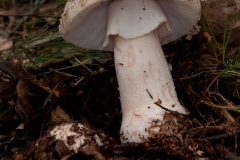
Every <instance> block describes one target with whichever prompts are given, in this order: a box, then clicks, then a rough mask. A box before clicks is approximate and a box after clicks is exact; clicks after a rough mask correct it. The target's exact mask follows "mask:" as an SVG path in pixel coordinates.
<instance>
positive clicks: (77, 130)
mask: <svg viewBox="0 0 240 160" xmlns="http://www.w3.org/2000/svg"><path fill="white" fill-rule="evenodd" d="M50 135H51V136H55V139H56V140H62V141H63V142H64V144H65V145H66V146H67V147H68V148H69V150H72V151H74V152H75V153H77V152H78V151H79V149H81V148H86V147H89V146H91V145H92V144H96V145H98V146H103V143H102V139H101V138H100V137H99V136H98V134H97V132H95V131H94V130H93V129H91V128H89V127H86V126H84V125H82V124H81V123H77V122H72V123H62V124H61V125H56V126H55V127H54V128H53V129H52V130H51V131H50Z"/></svg>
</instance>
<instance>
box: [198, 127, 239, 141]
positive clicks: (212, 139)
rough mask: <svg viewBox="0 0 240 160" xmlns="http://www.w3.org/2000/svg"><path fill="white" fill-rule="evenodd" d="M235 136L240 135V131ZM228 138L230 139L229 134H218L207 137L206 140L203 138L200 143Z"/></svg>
mask: <svg viewBox="0 0 240 160" xmlns="http://www.w3.org/2000/svg"><path fill="white" fill-rule="evenodd" d="M235 134H240V129H238V130H236V132H235ZM228 137H230V135H229V134H227V133H222V134H218V135H214V136H210V137H206V138H201V139H200V141H202V142H207V141H216V140H220V139H225V138H228Z"/></svg>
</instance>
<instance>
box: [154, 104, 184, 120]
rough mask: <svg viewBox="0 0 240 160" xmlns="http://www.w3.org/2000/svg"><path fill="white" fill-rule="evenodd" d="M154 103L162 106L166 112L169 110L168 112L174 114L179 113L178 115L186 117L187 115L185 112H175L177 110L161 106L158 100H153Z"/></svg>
mask: <svg viewBox="0 0 240 160" xmlns="http://www.w3.org/2000/svg"><path fill="white" fill-rule="evenodd" d="M154 104H156V105H157V106H159V107H160V108H162V109H163V110H165V111H168V112H170V113H172V114H174V115H180V116H184V117H187V115H185V114H182V113H180V112H177V111H172V110H170V109H168V108H165V107H163V106H162V105H161V104H160V103H159V102H158V101H157V102H154Z"/></svg>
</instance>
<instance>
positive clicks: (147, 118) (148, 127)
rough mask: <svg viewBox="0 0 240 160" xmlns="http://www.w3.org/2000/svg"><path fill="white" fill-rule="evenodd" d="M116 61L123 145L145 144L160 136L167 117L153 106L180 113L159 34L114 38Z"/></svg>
mask: <svg viewBox="0 0 240 160" xmlns="http://www.w3.org/2000/svg"><path fill="white" fill-rule="evenodd" d="M114 59H115V67H116V73H117V79H118V85H119V91H120V100H121V106H122V116H123V117H122V126H121V133H120V134H121V141H122V142H123V143H124V142H137V143H140V142H143V140H144V139H145V138H149V137H151V135H150V133H152V132H158V131H159V130H160V127H161V124H162V122H163V120H164V119H163V117H164V115H165V113H166V111H165V110H163V109H161V108H160V107H158V106H157V105H155V104H154V102H156V101H158V100H160V101H161V105H162V106H164V107H166V108H168V109H170V110H174V111H177V112H180V113H183V114H185V113H186V111H185V109H184V108H183V107H182V105H181V104H180V103H179V101H178V98H177V94H176V91H175V86H174V83H173V80H172V76H171V73H170V69H169V66H168V63H167V61H166V59H165V56H164V53H163V51H162V48H161V44H160V41H159V38H158V35H157V32H156V31H152V32H150V33H148V34H146V35H143V36H141V37H137V38H133V39H124V38H122V37H120V36H116V37H115V38H114Z"/></svg>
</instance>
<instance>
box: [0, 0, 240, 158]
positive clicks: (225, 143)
mask: <svg viewBox="0 0 240 160" xmlns="http://www.w3.org/2000/svg"><path fill="white" fill-rule="evenodd" d="M14 2H15V1H14ZM11 3H13V2H10V1H5V0H2V4H0V6H1V7H2V9H1V7H0V14H1V16H0V21H2V22H3V23H2V24H3V25H1V26H0V34H1V37H2V39H3V40H4V41H0V43H1V44H2V45H1V47H2V48H1V47H0V49H1V51H0V157H1V159H2V160H8V159H14V160H15V159H16V160H22V159H49V160H51V159H69V160H74V159H86V160H88V159H89V160H90V159H99V160H102V159H109V160H128V159H184V160H188V159H197V160H208V159H209V160H210V159H211V160H212V159H226V160H236V159H240V147H239V145H240V140H239V138H240V136H239V135H240V124H239V118H240V113H239V110H238V109H239V108H238V107H239V106H238V105H239V104H240V98H239V91H240V85H239V81H240V78H239V75H240V74H239V65H237V64H238V63H239V47H240V45H239V38H236V37H239V36H237V35H239V26H238V19H237V20H236V21H237V22H236V23H234V27H233V28H234V29H231V27H232V25H231V24H229V25H226V26H228V27H230V28H229V29H227V31H226V33H227V34H229V33H231V34H232V35H234V36H231V38H230V40H229V42H228V46H227V48H226V51H225V52H224V53H223V52H222V50H219V48H217V47H216V45H211V44H214V43H212V42H213V41H214V39H216V41H217V43H218V44H221V45H222V43H221V42H222V40H223V34H222V33H223V32H224V31H225V30H221V29H222V28H219V26H218V27H217V26H214V25H216V23H211V22H212V21H215V20H216V21H217V24H222V25H224V24H225V23H226V22H227V21H225V18H222V21H221V20H220V18H219V17H218V16H216V18H215V17H214V15H215V14H216V13H217V11H218V12H220V11H219V10H224V9H226V7H227V8H228V9H231V10H235V12H233V11H232V12H229V13H226V14H227V15H225V17H226V18H228V17H233V18H232V19H230V20H229V21H228V22H229V23H230V21H231V22H232V21H234V17H235V16H236V15H237V12H236V10H239V8H240V7H239V4H240V3H239V1H238V0H235V1H228V3H226V1H220V0H218V3H219V4H221V5H219V6H218V5H215V6H216V7H215V6H214V4H215V3H216V1H214V0H212V1H210V0H208V1H205V2H203V3H202V6H203V11H204V13H205V14H206V17H207V18H208V17H211V21H209V22H210V23H209V24H210V26H212V25H213V26H212V27H211V28H212V29H213V30H212V31H213V33H214V35H216V37H213V35H212V34H211V32H212V31H210V30H209V28H204V25H205V23H204V22H203V21H200V22H199V24H198V25H197V26H196V27H195V28H196V30H197V34H195V35H192V36H190V37H191V38H190V39H188V40H187V39H186V37H183V38H181V39H179V40H177V41H175V42H173V43H170V44H168V45H165V46H163V50H164V52H165V53H166V57H167V60H168V62H169V63H170V64H171V65H172V68H173V70H172V72H171V73H172V76H173V79H174V83H175V86H176V91H177V94H178V98H179V100H180V102H181V103H182V105H183V106H184V107H186V108H187V110H188V112H189V114H188V115H186V116H183V117H182V118H181V120H179V121H180V127H178V128H175V133H174V134H170V135H169V134H163V135H162V136H161V137H159V138H158V139H157V140H156V139H155V140H152V141H151V140H150V141H149V142H146V143H142V144H136V143H126V144H121V142H120V140H119V134H120V133H119V130H120V126H121V106H120V101H119V92H118V89H117V88H118V84H117V79H116V73H115V68H114V61H113V53H108V52H105V53H103V54H102V55H98V56H90V57H88V58H84V59H83V60H82V62H81V63H79V64H73V63H72V61H73V60H74V59H75V58H79V59H81V58H83V55H82V54H79V55H76V56H73V55H70V56H59V57H58V58H55V59H53V60H47V61H45V62H43V63H41V64H40V65H39V66H38V67H36V66H34V65H25V62H24V61H23V60H22V59H30V61H31V57H32V56H33V55H34V54H37V52H39V51H40V50H46V47H43V46H38V47H35V48H33V49H26V48H23V47H22V45H19V44H21V42H19V37H21V38H22V37H24V36H23V33H24V32H25V31H26V30H25V29H26V28H27V27H29V23H31V22H33V21H34V22H35V20H36V17H37V16H36V15H39V14H41V13H43V12H44V11H45V10H44V8H48V7H49V6H56V4H58V6H57V7H56V8H55V10H53V11H52V12H54V15H56V16H60V13H61V11H62V9H63V7H64V3H60V4H59V2H58V3H56V2H55V1H49V2H44V3H43V4H40V5H39V6H38V7H37V8H36V10H35V11H34V12H32V13H31V14H32V15H31V16H27V17H28V18H26V19H24V17H26V16H23V14H24V12H23V11H24V10H26V8H27V9H29V8H30V7H32V6H34V5H33V4H30V3H28V2H26V1H24V0H22V1H21V3H20V2H15V3H14V5H15V6H14V5H10V4H11ZM204 7H205V8H204ZM221 7H222V8H221ZM59 8H61V9H60V10H59ZM236 8H237V9H236ZM41 9H42V10H41ZM210 10H211V12H210ZM216 10H217V11H216ZM214 11H216V12H214ZM230 13H231V16H230ZM13 15H14V16H13ZM13 17H14V18H13ZM222 17H224V16H222ZM214 18H215V19H214ZM46 20H47V19H46V17H45V19H43V22H42V23H37V24H35V25H34V28H33V29H32V30H31V31H32V32H34V33H35V34H36V35H37V33H40V32H43V30H42V28H41V27H42V25H43V23H45V21H46ZM22 21H23V22H22ZM17 22H19V24H20V26H19V27H18V28H16V29H15V30H14V25H13V24H11V23H14V24H16V23H17ZM234 22H235V21H234ZM9 26H11V27H10V29H9ZM57 26H58V21H56V22H55V23H52V24H51V25H49V26H48V27H49V28H48V29H51V28H57ZM24 27H26V28H24ZM199 28H200V29H199ZM1 31H8V32H6V34H3V33H5V32H1ZM4 35H5V36H4ZM19 35H20V36H19ZM14 39H16V41H17V42H14V41H13V40H14ZM9 42H11V43H9ZM3 44H4V45H6V44H7V45H6V46H7V47H5V48H4V47H3V46H4V45H3ZM9 46H10V52H11V53H13V54H11V55H9V56H7V58H6V54H7V53H9ZM47 49H48V50H49V48H47ZM20 50H21V51H20ZM213 50H214V51H216V54H214V53H213ZM18 53H19V54H18ZM223 54H224V56H225V57H224V60H223V58H222V57H223ZM19 55H20V56H19ZM223 71H225V72H223ZM76 122H80V123H82V124H84V125H85V126H87V127H88V128H89V129H90V130H91V134H98V135H99V136H100V138H101V139H102V142H103V145H102V146H99V145H96V144H95V143H94V144H90V145H89V146H88V147H86V148H84V149H79V150H78V152H77V153H75V152H73V151H72V150H69V148H68V147H66V145H65V144H64V143H63V141H61V140H55V138H54V136H51V135H50V133H49V132H50V131H51V130H52V129H53V127H54V126H56V125H59V124H64V123H76Z"/></svg>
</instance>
